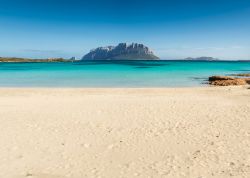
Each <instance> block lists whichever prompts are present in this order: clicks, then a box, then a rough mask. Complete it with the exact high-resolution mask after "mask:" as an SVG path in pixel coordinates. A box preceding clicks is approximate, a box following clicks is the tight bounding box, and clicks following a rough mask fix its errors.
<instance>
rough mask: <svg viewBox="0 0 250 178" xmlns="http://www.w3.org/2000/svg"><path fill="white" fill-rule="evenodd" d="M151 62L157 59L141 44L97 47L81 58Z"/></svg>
mask: <svg viewBox="0 0 250 178" xmlns="http://www.w3.org/2000/svg"><path fill="white" fill-rule="evenodd" d="M140 59H141V60H143V59H145V60H153V59H159V58H158V57H157V56H155V55H154V53H153V52H152V51H151V50H150V49H149V48H148V47H146V46H144V45H143V44H138V43H132V44H130V45H128V44H127V43H120V44H118V45H117V46H107V47H99V48H96V49H94V50H91V51H90V52H89V53H88V54H86V55H85V56H83V58H82V60H140Z"/></svg>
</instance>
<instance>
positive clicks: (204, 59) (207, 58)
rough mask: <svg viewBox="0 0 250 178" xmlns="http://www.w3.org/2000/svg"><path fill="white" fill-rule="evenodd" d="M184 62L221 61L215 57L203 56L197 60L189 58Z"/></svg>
mask: <svg viewBox="0 0 250 178" xmlns="http://www.w3.org/2000/svg"><path fill="white" fill-rule="evenodd" d="M184 60H193V61H218V60H219V59H217V58H213V57H206V56H202V57H197V58H192V57H188V58H186V59H184Z"/></svg>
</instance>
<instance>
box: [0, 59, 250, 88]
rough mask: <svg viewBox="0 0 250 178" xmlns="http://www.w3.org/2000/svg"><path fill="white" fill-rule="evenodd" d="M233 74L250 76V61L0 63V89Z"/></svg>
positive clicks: (160, 83)
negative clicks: (247, 74) (248, 74)
mask: <svg viewBox="0 0 250 178" xmlns="http://www.w3.org/2000/svg"><path fill="white" fill-rule="evenodd" d="M236 73H250V62H236V61H235V62H233V61H213V62H207V61H86V62H74V63H0V87H190V86H202V85H205V84H204V83H205V82H206V81H205V80H206V79H207V78H208V77H209V76H211V75H230V74H236Z"/></svg>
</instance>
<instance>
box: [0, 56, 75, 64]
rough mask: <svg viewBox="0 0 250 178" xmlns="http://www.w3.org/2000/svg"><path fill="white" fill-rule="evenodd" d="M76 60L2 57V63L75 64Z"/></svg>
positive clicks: (0, 59)
mask: <svg viewBox="0 0 250 178" xmlns="http://www.w3.org/2000/svg"><path fill="white" fill-rule="evenodd" d="M73 61H75V59H74V58H71V59H64V58H48V59H30V58H19V57H0V62H48V63H49V62H73Z"/></svg>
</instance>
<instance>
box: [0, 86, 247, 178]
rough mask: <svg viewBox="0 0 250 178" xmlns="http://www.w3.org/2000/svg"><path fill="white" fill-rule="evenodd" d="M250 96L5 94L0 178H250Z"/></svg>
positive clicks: (229, 91)
mask: <svg viewBox="0 0 250 178" xmlns="http://www.w3.org/2000/svg"><path fill="white" fill-rule="evenodd" d="M249 116H250V90H249V89H247V88H246V87H222V88H217V87H204V88H179V89H175V88H169V89H80V88H79V89H66V88H65V89H60V88H50V89H45V88H44V89H40V88H12V89H9V88H1V89H0V135H1V139H0V145H1V147H0V170H1V171H0V177H4V178H27V177H28V178H83V177H88V178H92V177H93V178H94V177H95V178H97V177H101V178H119V177H121V178H133V177H138V178H139V177H140V178H146V177H152V178H162V177H164V178H165V177H166V178H168V177H169V178H173V177H174V178H183V177H192V178H201V177H202V178H204V177H206V178H209V177H219V178H228V177H230V176H231V177H237V178H242V177H249V175H250V119H249V118H250V117H249Z"/></svg>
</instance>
